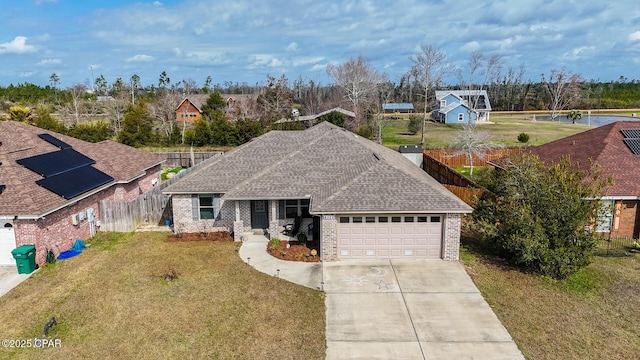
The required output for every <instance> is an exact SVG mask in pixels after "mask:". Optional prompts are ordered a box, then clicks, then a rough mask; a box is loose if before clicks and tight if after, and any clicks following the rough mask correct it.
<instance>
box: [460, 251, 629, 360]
mask: <svg viewBox="0 0 640 360" xmlns="http://www.w3.org/2000/svg"><path fill="white" fill-rule="evenodd" d="M461 257H462V258H463V260H464V263H465V265H466V266H467V271H468V272H469V274H470V275H471V277H472V279H473V281H474V282H475V284H476V286H477V287H478V288H479V289H480V291H481V292H482V295H483V296H484V298H485V299H486V300H487V302H488V303H489V305H490V306H491V307H492V308H493V310H494V312H495V313H496V315H497V316H498V318H499V319H500V320H501V321H502V323H503V325H504V326H505V327H506V328H507V330H508V331H509V333H510V334H511V336H512V337H513V339H514V340H515V341H516V343H517V344H518V347H519V348H520V349H521V350H522V352H523V354H524V355H525V357H526V358H527V359H558V360H560V359H562V360H565V359H594V360H595V359H629V360H631V359H638V354H640V254H636V255H635V256H610V257H605V256H596V257H594V261H593V263H592V264H591V265H589V266H588V267H586V268H584V269H582V270H581V271H580V272H578V273H577V274H576V275H574V276H573V277H571V278H569V279H566V280H562V281H556V280H551V279H549V278H545V277H541V276H538V275H532V274H526V273H523V272H520V271H518V270H515V269H513V268H511V267H509V266H507V265H506V264H504V263H503V262H501V261H499V260H498V259H495V258H492V257H490V256H486V255H483V254H482V253H479V252H477V251H471V250H469V249H468V248H467V249H463V250H462V253H461Z"/></svg>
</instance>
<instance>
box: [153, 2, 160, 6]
mask: <svg viewBox="0 0 640 360" xmlns="http://www.w3.org/2000/svg"><path fill="white" fill-rule="evenodd" d="M153 5H154V6H162V3H161V2H160V1H154V2H153Z"/></svg>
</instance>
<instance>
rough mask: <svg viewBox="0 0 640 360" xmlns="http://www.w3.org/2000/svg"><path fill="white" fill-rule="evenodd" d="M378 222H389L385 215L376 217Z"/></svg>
mask: <svg viewBox="0 0 640 360" xmlns="http://www.w3.org/2000/svg"><path fill="white" fill-rule="evenodd" d="M378 222H382V223H386V222H389V218H388V217H386V216H380V217H378Z"/></svg>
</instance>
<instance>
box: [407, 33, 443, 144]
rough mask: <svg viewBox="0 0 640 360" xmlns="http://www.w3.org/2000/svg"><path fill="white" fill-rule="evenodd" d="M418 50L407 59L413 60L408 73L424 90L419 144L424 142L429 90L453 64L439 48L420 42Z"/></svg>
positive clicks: (440, 80) (439, 81)
mask: <svg viewBox="0 0 640 360" xmlns="http://www.w3.org/2000/svg"><path fill="white" fill-rule="evenodd" d="M420 50H421V51H420V53H419V54H416V55H412V56H410V57H409V60H411V61H412V62H413V66H412V67H411V70H410V71H409V74H408V75H410V76H413V77H414V78H415V79H416V80H417V81H418V82H419V83H420V84H422V90H423V91H424V94H423V96H424V114H423V118H422V136H421V138H420V144H424V124H425V123H426V121H427V113H428V109H429V95H430V94H429V92H430V91H431V88H433V87H435V86H437V85H438V84H440V83H441V82H442V79H443V78H444V77H445V76H446V75H448V74H450V73H451V72H452V71H453V65H452V64H449V63H446V62H445V59H446V54H445V53H444V52H443V51H442V50H440V49H436V48H434V47H433V46H431V45H427V44H422V45H421V46H420ZM410 76H409V79H410ZM409 86H411V84H409Z"/></svg>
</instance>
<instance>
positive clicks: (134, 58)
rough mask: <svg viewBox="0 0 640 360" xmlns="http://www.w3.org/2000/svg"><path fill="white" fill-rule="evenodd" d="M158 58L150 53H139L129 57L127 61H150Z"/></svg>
mask: <svg viewBox="0 0 640 360" xmlns="http://www.w3.org/2000/svg"><path fill="white" fill-rule="evenodd" d="M155 59H156V58H154V57H153V56H150V55H144V54H138V55H135V56H132V57H130V58H128V59H127V62H149V61H153V60H155Z"/></svg>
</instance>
